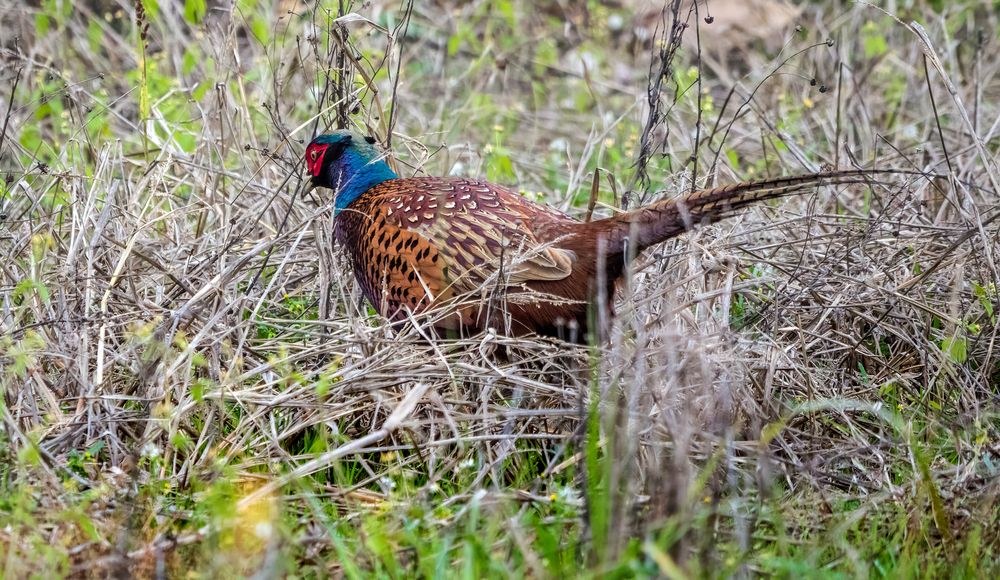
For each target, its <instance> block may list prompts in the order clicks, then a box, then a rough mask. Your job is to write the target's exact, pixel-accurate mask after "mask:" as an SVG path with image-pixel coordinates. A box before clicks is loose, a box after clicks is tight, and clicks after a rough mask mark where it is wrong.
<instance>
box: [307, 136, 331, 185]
mask: <svg viewBox="0 0 1000 580" xmlns="http://www.w3.org/2000/svg"><path fill="white" fill-rule="evenodd" d="M327 147H329V145H316V144H314V145H310V146H309V148H308V149H306V167H308V168H309V174H310V175H312V176H313V177H319V174H320V171H322V170H323V156H324V155H325V154H326V149H327Z"/></svg>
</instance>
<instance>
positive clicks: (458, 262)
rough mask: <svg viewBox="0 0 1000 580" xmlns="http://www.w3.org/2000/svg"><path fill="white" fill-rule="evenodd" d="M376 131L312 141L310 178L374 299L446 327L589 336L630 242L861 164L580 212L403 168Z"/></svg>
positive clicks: (387, 312)
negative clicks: (430, 316) (616, 211)
mask: <svg viewBox="0 0 1000 580" xmlns="http://www.w3.org/2000/svg"><path fill="white" fill-rule="evenodd" d="M373 141H374V140H372V139H366V138H364V137H361V136H358V135H357V134H354V133H350V132H347V131H338V132H336V133H332V134H329V135H321V136H319V137H317V138H316V139H314V140H313V142H312V143H310V144H309V147H308V148H307V149H306V162H307V166H308V168H309V171H310V173H311V174H312V179H313V183H314V184H315V185H318V186H324V187H329V188H331V189H333V190H334V191H335V192H336V196H335V200H334V211H335V215H336V217H335V219H334V222H335V225H334V228H335V235H336V239H337V241H338V243H340V244H342V245H343V247H344V248H346V250H347V253H348V255H349V256H350V260H351V265H352V267H353V269H354V274H355V277H356V278H357V280H358V282H359V283H360V285H361V288H362V290H363V292H364V294H365V296H366V298H367V299H368V300H369V301H370V302H371V303H372V305H373V306H374V307H375V308H376V309H377V310H378V311H379V312H380V313H381V314H382V315H383V316H385V317H386V318H388V319H390V320H392V321H394V322H404V321H406V320H408V319H410V317H411V316H412V315H416V314H422V313H425V312H428V311H433V312H434V313H438V314H440V315H439V316H437V317H436V318H435V319H434V326H435V327H437V328H439V329H442V330H449V331H455V330H458V331H462V332H476V331H480V330H483V329H485V328H487V327H493V328H495V329H496V330H498V331H499V332H504V333H508V334H513V335H517V334H524V333H528V332H538V333H542V334H549V335H562V336H567V337H574V338H576V339H578V340H583V339H585V338H586V336H587V332H586V331H587V329H588V320H589V318H590V308H589V307H590V305H591V304H593V303H594V300H597V299H599V298H600V299H603V300H607V301H608V303H607V304H606V306H609V307H610V300H611V297H612V296H613V295H614V288H615V283H616V281H617V280H618V278H620V277H621V275H622V272H623V269H624V264H625V258H626V256H627V254H628V253H630V252H641V251H642V250H644V249H645V248H647V247H649V246H651V245H653V244H656V243H659V242H661V241H663V240H666V239H669V238H671V237H674V236H676V235H678V234H680V233H682V232H684V231H685V230H687V229H690V228H691V227H692V226H694V225H697V224H701V223H705V222H707V221H712V220H716V219H720V218H722V217H725V216H728V215H731V214H732V213H733V212H734V211H735V210H737V209H739V208H741V207H743V206H746V205H748V204H750V203H753V202H756V201H761V200H765V199H771V198H775V197H780V196H783V195H787V194H791V193H795V192H797V191H801V190H803V189H805V188H807V187H809V186H812V185H817V184H845V183H862V182H865V181H866V180H867V179H868V178H869V176H870V173H869V172H865V171H842V172H830V173H819V174H812V175H805V176H799V177H789V178H779V179H774V180H768V181H761V182H753V183H743V184H735V185H729V186H725V187H721V188H717V189H710V190H703V191H698V192H695V193H692V194H690V195H688V196H686V197H683V198H680V199H676V200H664V201H660V202H656V203H654V204H651V205H649V206H646V207H642V208H639V209H637V210H634V211H631V212H627V213H623V214H620V215H617V216H615V217H612V218H608V219H603V220H595V221H592V222H588V223H581V222H579V221H576V220H574V219H573V218H571V217H569V216H568V215H566V214H564V213H561V212H559V211H556V210H555V209H552V208H550V207H548V206H544V205H541V204H538V203H534V202H532V201H530V200H528V199H526V198H524V197H522V196H520V195H518V194H516V193H514V192H512V191H510V190H508V189H506V188H504V187H502V186H499V185H495V184H491V183H488V182H485V181H480V180H475V179H467V178H442V177H411V178H399V177H398V176H396V174H395V173H394V172H393V171H392V170H391V169H389V166H388V165H387V164H386V163H385V162H384V161H383V160H382V157H381V155H380V153H379V152H378V150H377V149H376V148H375V146H374V143H373Z"/></svg>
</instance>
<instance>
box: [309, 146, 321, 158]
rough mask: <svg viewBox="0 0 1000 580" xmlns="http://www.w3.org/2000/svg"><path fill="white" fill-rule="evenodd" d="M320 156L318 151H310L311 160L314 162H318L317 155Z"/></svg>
mask: <svg viewBox="0 0 1000 580" xmlns="http://www.w3.org/2000/svg"><path fill="white" fill-rule="evenodd" d="M318 154H319V152H318V151H316V150H315V149H313V150H312V151H310V152H309V157H310V158H311V159H312V160H313V161H316V155H318Z"/></svg>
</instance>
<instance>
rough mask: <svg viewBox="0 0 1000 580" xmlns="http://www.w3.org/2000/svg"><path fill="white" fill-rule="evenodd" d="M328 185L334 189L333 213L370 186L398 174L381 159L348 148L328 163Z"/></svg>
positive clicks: (351, 201)
mask: <svg viewBox="0 0 1000 580" xmlns="http://www.w3.org/2000/svg"><path fill="white" fill-rule="evenodd" d="M328 171H329V172H330V175H329V178H330V181H329V183H330V185H331V186H333V188H334V189H335V190H336V192H337V195H336V198H335V201H334V208H333V215H337V214H339V213H340V211H341V210H343V209H344V208H346V207H348V206H349V205H351V204H352V203H354V200H356V199H358V198H359V197H361V194H363V193H364V192H366V191H368V190H369V189H371V188H372V187H375V186H376V185H378V184H380V183H382V182H383V181H388V180H390V179H396V178H397V177H398V176H397V175H396V172H395V171H393V170H392V169H391V168H390V167H389V164H388V163H386V162H385V161H384V160H382V159H378V158H372V157H369V156H367V155H364V154H363V153H362V152H360V151H355V150H353V149H352V148H348V149H347V150H346V151H344V153H343V154H342V155H341V156H340V158H339V159H337V160H336V161H335V162H333V163H331V164H330V165H329V169H328Z"/></svg>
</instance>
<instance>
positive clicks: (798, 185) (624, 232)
mask: <svg viewBox="0 0 1000 580" xmlns="http://www.w3.org/2000/svg"><path fill="white" fill-rule="evenodd" d="M887 174H889V175H899V174H905V175H921V174H920V173H918V172H913V171H905V170H894V169H873V170H864V169H862V170H848V171H829V172H823V173H812V174H808V175H796V176H792V177H779V178H776V179H765V180H761V181H751V182H744V183H734V184H731V185H724V186H722V187H716V188H713V189H703V190H700V191H696V192H694V193H691V194H689V195H687V196H684V197H680V198H675V199H667V200H662V201H658V202H655V203H652V204H650V205H647V206H644V207H641V208H638V209H636V210H633V211H630V212H628V213H624V214H621V215H618V216H614V217H611V218H608V219H605V220H599V221H596V222H593V223H594V225H595V226H596V227H597V228H599V229H601V230H603V231H605V232H606V234H605V239H606V240H607V242H608V247H609V248H617V249H619V250H620V251H624V249H625V247H626V242H628V245H629V246H631V247H632V248H634V249H635V250H636V251H638V252H641V251H642V250H644V249H646V248H648V247H649V246H652V245H654V244H658V243H660V242H662V241H664V240H668V239H670V238H672V237H674V236H677V235H679V234H681V233H683V232H685V231H687V230H690V229H692V228H693V227H694V226H697V225H703V224H707V223H711V222H715V221H718V220H720V219H723V218H726V217H730V216H732V215H734V214H735V213H736V212H737V210H739V209H742V208H744V207H746V206H748V205H750V204H753V203H757V202H759V201H765V200H768V199H775V198H778V197H784V196H787V195H793V194H796V193H802V192H804V191H807V190H809V189H811V188H813V187H818V186H823V185H849V184H870V183H874V182H876V178H877V177H878V176H880V175H887ZM630 249H631V248H630Z"/></svg>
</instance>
